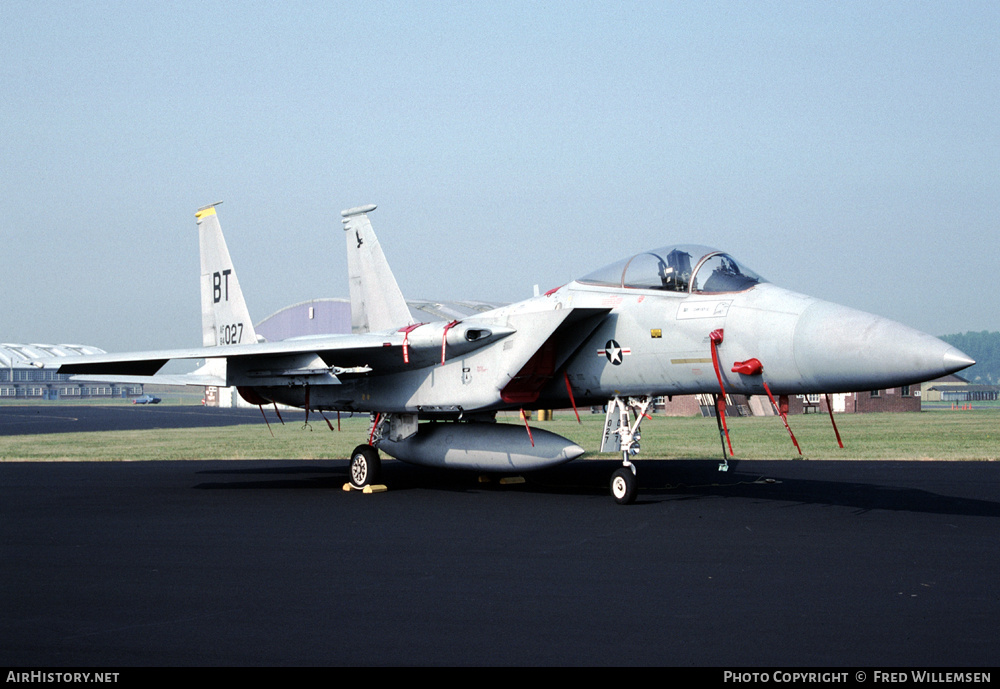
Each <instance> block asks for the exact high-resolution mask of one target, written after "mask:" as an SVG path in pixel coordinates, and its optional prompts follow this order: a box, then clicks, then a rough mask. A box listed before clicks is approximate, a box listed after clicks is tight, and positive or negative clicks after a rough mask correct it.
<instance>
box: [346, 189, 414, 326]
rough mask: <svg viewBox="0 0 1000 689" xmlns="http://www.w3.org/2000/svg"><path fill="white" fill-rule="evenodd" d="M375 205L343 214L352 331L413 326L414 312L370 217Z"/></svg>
mask: <svg viewBox="0 0 1000 689" xmlns="http://www.w3.org/2000/svg"><path fill="white" fill-rule="evenodd" d="M373 210H375V206H374V205H369V206H360V207H358V208H351V209H350V210H346V211H343V212H342V213H341V215H342V216H344V220H343V223H344V230H345V235H346V237H347V274H348V278H349V280H350V287H351V330H352V331H353V332H356V333H367V332H380V331H383V330H395V329H397V328H401V327H403V326H406V325H410V324H412V323H413V319H412V318H411V317H410V309H409V308H408V307H407V306H406V300H405V299H403V293H402V292H400V291H399V285H398V284H396V278H395V277H393V275H392V270H390V269H389V263H388V261H386V260H385V254H383V253H382V247H381V245H379V243H378V237H376V236H375V231H374V230H373V229H372V224H371V221H369V220H368V213H371V212H372V211H373Z"/></svg>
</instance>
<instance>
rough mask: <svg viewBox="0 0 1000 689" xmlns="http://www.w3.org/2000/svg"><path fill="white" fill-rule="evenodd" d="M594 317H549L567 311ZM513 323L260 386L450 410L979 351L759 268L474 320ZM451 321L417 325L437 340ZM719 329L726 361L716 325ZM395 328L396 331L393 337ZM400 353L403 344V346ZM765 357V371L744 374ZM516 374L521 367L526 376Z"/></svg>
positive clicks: (784, 379) (380, 407)
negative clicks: (745, 277) (476, 340)
mask: <svg viewBox="0 0 1000 689" xmlns="http://www.w3.org/2000/svg"><path fill="white" fill-rule="evenodd" d="M573 311H580V312H587V313H588V314H590V315H588V316H587V318H584V319H582V320H580V322H578V323H573V324H570V325H569V326H566V325H565V322H564V323H563V327H562V330H561V331H554V330H553V323H557V322H559V320H560V319H561V318H562V317H563V316H564V314H566V313H569V312H573ZM463 325H464V326H466V327H468V328H482V329H483V330H484V331H490V330H500V329H503V332H505V333H508V334H505V335H503V336H502V337H499V338H498V339H496V340H495V341H493V342H490V343H489V344H487V345H485V346H482V347H479V348H477V349H474V350H472V351H470V352H467V353H462V352H461V351H458V350H460V349H461V348H460V347H455V346H451V349H450V350H449V348H448V347H445V352H444V354H445V359H444V363H443V364H442V363H441V362H440V361H435V362H433V363H431V364H426V363H425V364H424V365H414V366H413V367H412V368H408V367H406V366H401V367H400V368H399V369H397V370H395V371H393V372H391V373H384V374H379V373H378V372H374V371H373V372H372V373H367V374H363V375H356V376H341V380H340V383H339V384H336V385H314V386H309V389H308V390H307V389H306V388H304V387H288V386H283V387H274V388H266V389H261V393H262V394H263V396H264V397H266V398H268V399H273V400H276V401H278V402H285V403H288V404H293V405H297V406H305V405H306V395H307V394H308V395H309V396H310V397H309V402H308V403H309V406H311V407H313V408H321V409H329V410H343V411H382V412H400V413H402V412H411V413H412V412H416V413H420V414H421V415H423V416H425V417H433V416H442V417H454V416H459V415H463V414H468V413H471V412H477V411H492V410H498V409H505V408H515V409H516V408H548V407H563V406H569V404H570V391H571V392H572V395H573V401H574V402H575V403H576V404H579V405H586V404H593V403H602V402H604V401H606V400H608V399H610V398H611V397H614V396H615V395H619V396H626V395H631V396H635V395H654V396H659V395H686V394H700V393H712V392H718V391H719V382H718V375H721V377H722V379H723V382H724V384H725V388H726V391H727V392H731V393H741V394H747V395H755V394H764V392H765V391H764V383H765V382H766V383H767V384H768V386H769V387H770V390H771V392H772V393H773V394H775V395H780V394H803V393H832V392H850V391H860V390H875V389H882V388H888V387H895V386H899V385H907V384H913V383H918V382H921V381H925V380H930V379H933V378H936V377H940V376H943V375H946V374H947V373H949V372H952V371H955V370H960V369H961V368H964V367H966V366H968V365H969V364H971V363H972V360H971V359H969V358H968V357H967V356H965V355H964V354H963V353H962V352H960V351H959V350H957V349H955V348H954V347H952V346H950V345H948V344H947V343H945V342H942V341H941V340H939V339H937V338H935V337H932V336H930V335H927V334H925V333H922V332H919V331H917V330H914V329H912V328H909V327H907V326H905V325H902V324H900V323H897V322H894V321H891V320H889V319H886V318H882V317H879V316H876V315H873V314H869V313H865V312H862V311H858V310H855V309H850V308H848V307H844V306H839V305H837V304H833V303H830V302H825V301H822V300H819V299H815V298H813V297H809V296H806V295H803V294H799V293H796V292H792V291H789V290H786V289H783V288H781V287H778V286H775V285H772V284H770V283H767V282H763V281H756V282H754V283H753V284H751V285H749V286H744V288H743V289H739V290H736V291H712V292H695V291H692V290H691V289H690V288H689V289H687V290H664V289H655V288H644V287H630V286H609V285H602V284H594V283H593V282H587V281H577V282H573V283H570V284H568V285H565V286H563V287H561V288H559V289H558V290H554V291H552V292H550V293H548V294H546V295H542V296H538V297H534V298H532V299H528V300H526V301H523V302H519V303H517V304H512V305H509V306H504V307H502V308H499V309H496V310H494V311H490V312H487V313H484V314H482V315H480V316H477V317H476V318H474V319H467V320H466V321H464V322H463ZM442 326H443V324H441V323H430V324H424V325H421V326H419V327H417V328H414V329H413V330H411V331H410V332H409V333H408V337H409V338H410V341H411V342H419V341H420V338H421V337H424V338H429V339H430V340H431V341H435V342H440V341H441V339H442V332H444V337H447V336H448V335H447V332H446V331H444V329H443V327H442ZM713 331H721V334H722V341H721V342H719V343H718V358H719V371H718V374H717V372H716V370H715V366H714V365H713V360H712V351H711V333H713ZM391 334H394V333H386V336H387V337H388V336H389V335H391ZM400 356H402V353H401V354H400ZM750 359H757V360H758V361H759V362H760V364H761V370H760V371H759V372H756V373H753V374H742V373H734V372H733V371H732V369H733V366H734V364H736V363H738V362H743V361H747V360H750ZM519 374H520V375H519Z"/></svg>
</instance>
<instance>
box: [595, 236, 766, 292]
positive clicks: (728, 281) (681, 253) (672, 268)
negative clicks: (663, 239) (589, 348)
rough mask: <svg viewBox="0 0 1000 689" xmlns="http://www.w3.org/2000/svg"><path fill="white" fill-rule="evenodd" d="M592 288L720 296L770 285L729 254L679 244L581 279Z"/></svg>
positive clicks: (633, 257) (637, 255)
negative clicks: (625, 288) (624, 288)
mask: <svg viewBox="0 0 1000 689" xmlns="http://www.w3.org/2000/svg"><path fill="white" fill-rule="evenodd" d="M579 282H582V283H584V284H590V285H606V286H610V287H628V288H632V289H655V290H661V291H664V292H682V293H694V294H721V293H725V292H743V291H744V290H748V289H750V288H751V287H753V286H754V285H757V284H759V283H761V282H767V280H765V279H764V278H762V277H760V276H759V275H757V273H755V272H753V271H752V270H750V269H749V268H747V267H746V266H744V265H743V264H742V263H740V262H739V261H737V260H736V259H735V258H733V257H732V256H730V255H729V254H726V253H723V252H722V251H718V250H717V249H713V248H711V247H707V246H698V245H696V244H679V245H675V246H665V247H663V248H661V249H654V250H653V251H644V252H643V253H641V254H636V255H635V256H631V257H630V258H626V259H624V260H622V261H618V262H617V263H612V264H611V265H609V266H605V267H603V268H601V269H600V270H596V271H594V272H593V273H591V274H589V275H587V276H585V277H582V278H580V280H579Z"/></svg>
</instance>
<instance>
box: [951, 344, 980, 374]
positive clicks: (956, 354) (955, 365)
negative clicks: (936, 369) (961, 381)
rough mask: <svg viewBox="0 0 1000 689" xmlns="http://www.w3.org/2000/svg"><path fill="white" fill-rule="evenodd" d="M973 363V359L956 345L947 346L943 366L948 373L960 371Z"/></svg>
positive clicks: (974, 361)
mask: <svg viewBox="0 0 1000 689" xmlns="http://www.w3.org/2000/svg"><path fill="white" fill-rule="evenodd" d="M974 363H976V360H975V359H973V358H972V357H970V356H969V355H968V354H966V353H965V352H963V351H962V350H960V349H957V348H956V347H949V348H948V351H946V352H945V353H944V368H945V370H946V371H947V372H948V373H955V372H957V371H961V370H962V369H963V368H968V367H969V366H972V365H973V364H974Z"/></svg>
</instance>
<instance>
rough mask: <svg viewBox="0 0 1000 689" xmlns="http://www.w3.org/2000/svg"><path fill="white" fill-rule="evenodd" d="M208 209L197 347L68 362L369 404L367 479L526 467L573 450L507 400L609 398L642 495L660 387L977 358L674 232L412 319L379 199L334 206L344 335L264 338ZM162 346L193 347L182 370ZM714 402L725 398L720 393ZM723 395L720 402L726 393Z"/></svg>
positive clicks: (357, 470)
mask: <svg viewBox="0 0 1000 689" xmlns="http://www.w3.org/2000/svg"><path fill="white" fill-rule="evenodd" d="M216 205H218V204H214V205H211V206H206V207H204V208H201V209H199V210H198V212H197V213H196V214H195V217H196V219H197V223H198V231H199V244H200V253H201V304H202V347H199V348H192V349H181V350H166V351H151V352H138V353H128V354H107V355H98V356H87V357H80V358H78V359H74V360H66V361H65V362H64V363H63V364H62V365H61V366H60V368H59V372H60V373H69V374H75V375H82V376H86V377H87V378H90V379H100V380H115V381H120V382H144V383H156V382H162V383H167V384H186V385H219V386H236V387H237V388H238V390H239V392H240V394H241V395H242V396H243V397H244V398H245V399H247V400H248V401H250V402H251V403H254V404H261V405H263V404H266V403H270V402H276V403H281V404H286V405H291V406H293V407H301V408H304V409H306V410H307V412H308V411H330V412H333V411H337V412H341V411H343V412H362V413H369V414H370V415H371V427H370V429H369V435H368V438H367V442H366V443H364V444H362V445H359V446H358V448H357V449H356V450H355V451H354V452H353V454H352V456H351V458H350V461H349V475H350V481H351V483H352V484H353V485H354V486H356V487H364V486H366V485H369V484H371V483H373V482H376V481H377V480H378V476H379V471H380V466H381V465H380V459H379V452H384V453H386V454H388V455H391V456H393V457H396V458H398V459H400V460H403V461H406V462H410V463H413V464H421V465H427V466H435V467H451V468H458V469H472V470H478V471H486V472H501V473H502V472H522V471H530V470H534V469H541V468H544V467H549V466H553V465H556V464H559V463H562V462H568V461H570V460H572V459H574V458H576V457H579V456H580V455H581V454H582V453H583V448H581V447H580V446H578V445H577V444H575V443H573V442H572V441H570V440H568V439H566V438H563V437H562V436H559V435H556V434H555V433H550V432H547V431H543V430H540V429H537V428H536V429H531V428H530V427H528V428H522V427H520V426H517V425H510V424H502V423H499V424H498V423H495V420H496V414H497V412H498V411H501V410H515V411H517V410H520V411H524V410H533V409H553V408H568V407H570V406H572V407H574V408H575V407H577V406H583V405H607V408H608V417H607V420H606V424H605V431H604V438H603V441H602V450H604V451H620V452H621V456H622V467H621V468H619V469H617V470H616V471H615V472H614V474H613V475H612V477H611V492H612V495H613V496H614V498H615V499H616V500H617V501H618V502H620V503H629V502H632V501H633V500H634V499H635V496H636V491H637V481H636V466H635V464H634V463H632V462H631V461H630V458H632V457H633V456H634V455H635V453H636V452H637V451H638V448H639V439H640V424H641V421H642V419H643V418H644V416H645V415H646V412H647V409H648V408H649V406H650V404H651V403H652V400H653V399H654V398H656V397H659V396H670V395H691V394H720V393H721V396H722V399H723V400H724V396H725V394H726V393H736V394H744V395H763V394H768V395H769V396H772V399H773V395H777V396H779V397H780V396H783V395H793V394H805V393H834V392H852V391H859V390H876V389H883V388H890V387H896V386H900V385H908V384H914V383H919V382H922V381H926V380H930V379H933V378H937V377H940V376H944V375H946V374H949V373H953V372H955V371H959V370H961V369H963V368H966V367H967V366H971V365H972V364H973V363H975V362H974V361H973V360H972V359H970V358H969V357H968V356H966V355H965V354H964V353H962V352H961V351H959V350H957V349H956V348H954V347H952V346H950V345H948V344H946V343H945V342H942V341H941V340H938V339H937V338H934V337H932V336H930V335H927V334H925V333H922V332H919V331H917V330H914V329H912V328H909V327H907V326H905V325H902V324H900V323H896V322H894V321H891V320H888V319H885V318H881V317H879V316H875V315H872V314H869V313H864V312H861V311H857V310H854V309H851V308H847V307H844V306H839V305H837V304H833V303H830V302H826V301H821V300H819V299H815V298H813V297H809V296H806V295H804V294H798V293H795V292H792V291H789V290H786V289H783V288H781V287H778V286H776V285H773V284H770V283H769V282H767V281H766V280H765V279H763V278H762V277H761V276H759V275H757V274H756V273H754V272H753V271H752V270H750V269H749V268H748V267H746V266H745V265H743V264H742V263H741V262H740V261H738V260H737V259H735V258H733V257H732V256H730V255H728V254H726V253H724V252H722V251H717V250H715V249H711V248H708V247H705V246H694V245H676V246H666V247H663V248H660V249H654V250H652V251H647V252H644V253H640V254H637V255H635V256H630V257H627V258H625V259H623V260H621V261H619V262H617V263H614V264H611V265H609V266H606V267H604V268H601V269H600V270H597V271H595V272H593V273H590V274H589V275H586V276H584V277H582V278H580V279H578V280H576V281H574V282H571V283H569V284H567V285H564V286H562V287H559V288H558V289H553V290H551V291H549V292H546V293H545V294H541V295H538V296H535V297H534V298H531V299H528V300H526V301H523V302H520V303H517V304H512V305H508V306H502V307H500V308H496V309H494V310H492V311H488V312H486V313H482V314H478V315H476V316H474V317H469V318H464V319H463V320H461V321H451V322H444V321H441V322H434V323H415V322H414V321H413V319H412V317H411V314H410V310H409V309H408V308H407V305H406V302H405V300H404V299H403V296H402V293H401V292H400V289H399V286H398V285H397V283H396V280H395V278H394V277H393V274H392V271H391V270H390V269H389V264H388V263H387V261H386V258H385V255H384V253H383V251H382V248H381V246H380V244H379V240H378V238H377V237H376V236H375V233H374V231H373V230H372V225H371V222H370V220H369V215H370V214H371V213H372V211H374V210H375V206H374V205H369V206H362V207H358V208H352V209H350V210H346V211H343V213H342V216H343V221H342V222H343V228H344V231H345V237H346V244H347V256H348V273H349V275H348V277H349V283H350V297H351V319H352V331H353V332H352V333H351V334H334V335H325V336H309V337H302V338H294V339H289V340H283V341H280V342H262V341H258V337H257V335H256V333H255V332H254V327H253V324H252V322H251V320H250V315H249V313H248V311H247V306H246V303H245V302H244V299H243V293H242V292H241V290H240V283H239V280H238V278H237V276H236V271H235V269H234V268H233V264H232V261H231V260H230V256H229V250H228V248H227V247H226V242H225V239H224V238H223V235H222V230H221V228H220V225H219V220H218V216H217V214H216V207H215V206H216ZM171 359H204V360H205V363H204V364H203V365H202V366H201V367H200V368H199V369H197V370H196V371H194V372H193V373H189V374H184V375H165V374H158V373H157V372H158V371H159V370H160V368H161V367H162V366H163V365H164V364H165V363H166V362H167V361H169V360H171ZM723 404H724V402H723ZM720 406H721V405H720Z"/></svg>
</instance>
